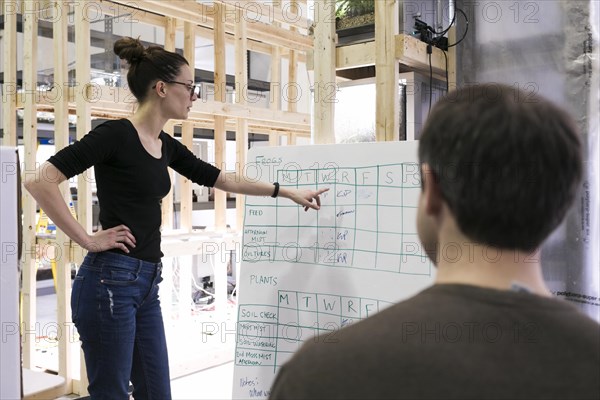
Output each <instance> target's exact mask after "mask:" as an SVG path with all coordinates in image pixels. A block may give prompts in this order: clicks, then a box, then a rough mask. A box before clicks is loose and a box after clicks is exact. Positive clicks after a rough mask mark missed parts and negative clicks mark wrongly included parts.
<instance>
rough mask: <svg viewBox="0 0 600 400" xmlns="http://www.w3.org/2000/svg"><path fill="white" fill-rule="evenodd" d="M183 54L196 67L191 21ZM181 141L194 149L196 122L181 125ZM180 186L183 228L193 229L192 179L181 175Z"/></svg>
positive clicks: (184, 27) (194, 39) (193, 32)
mask: <svg viewBox="0 0 600 400" xmlns="http://www.w3.org/2000/svg"><path fill="white" fill-rule="evenodd" d="M183 31H184V32H183V33H184V34H183V55H184V57H185V58H186V60H188V62H189V63H190V66H191V67H192V68H194V61H195V59H196V32H195V28H194V25H193V24H192V23H191V22H187V21H186V22H185V23H184V25H183ZM181 143H183V144H184V145H185V146H186V147H187V148H188V149H190V151H191V150H193V145H194V123H193V122H192V121H183V124H182V126H181ZM179 183H180V185H179V187H180V189H181V190H180V193H181V196H180V199H179V201H180V205H181V208H180V210H179V217H180V220H181V228H183V229H184V230H185V231H187V232H191V231H192V207H193V204H192V181H190V180H189V179H187V178H186V177H184V176H181V175H179Z"/></svg>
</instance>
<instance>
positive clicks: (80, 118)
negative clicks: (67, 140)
mask: <svg viewBox="0 0 600 400" xmlns="http://www.w3.org/2000/svg"><path fill="white" fill-rule="evenodd" d="M84 12H85V4H83V3H81V2H77V3H75V15H79V16H82V15H84ZM75 52H76V53H77V58H76V61H75V75H76V77H77V83H78V84H79V85H78V86H76V88H77V92H76V104H77V111H76V112H77V139H81V138H83V136H85V135H86V134H87V133H88V132H89V131H90V129H91V125H92V124H91V111H90V104H89V102H88V100H87V99H88V96H87V88H88V85H89V81H90V57H91V55H90V22H89V20H88V19H87V18H75ZM88 173H89V170H88V172H86V174H88ZM89 177H90V175H80V176H79V178H78V181H77V219H78V220H79V223H80V224H81V225H82V226H83V227H84V229H85V230H86V231H87V232H88V233H91V232H92V190H91V185H90V180H89ZM83 256H84V251H83V249H79V248H78V249H77V251H75V257H74V259H73V262H75V263H77V264H78V265H81V262H82V261H83ZM79 360H80V361H79V363H80V368H79V376H80V379H79V385H78V386H79V387H78V388H77V390H75V387H73V391H74V392H75V391H76V392H77V394H79V395H81V396H83V395H86V394H87V387H88V384H89V381H88V378H87V373H86V369H85V358H84V357H83V352H81V351H80V355H79ZM73 386H75V385H73Z"/></svg>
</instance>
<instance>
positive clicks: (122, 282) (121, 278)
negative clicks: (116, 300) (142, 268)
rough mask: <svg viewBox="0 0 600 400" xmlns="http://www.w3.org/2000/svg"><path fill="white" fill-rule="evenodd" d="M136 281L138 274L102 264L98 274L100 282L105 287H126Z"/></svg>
mask: <svg viewBox="0 0 600 400" xmlns="http://www.w3.org/2000/svg"><path fill="white" fill-rule="evenodd" d="M137 280H138V274H137V273H135V272H132V271H131V270H128V269H123V268H119V267H114V266H111V265H107V264H104V265H103V266H102V272H101V273H100V282H101V283H103V284H105V285H118V286H127V285H132V284H134V283H135V282H136V281H137Z"/></svg>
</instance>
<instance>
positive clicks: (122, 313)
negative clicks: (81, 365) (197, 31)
mask: <svg viewBox="0 0 600 400" xmlns="http://www.w3.org/2000/svg"><path fill="white" fill-rule="evenodd" d="M114 51H115V54H117V55H118V56H119V57H120V58H121V59H125V60H127V61H128V62H129V65H130V67H129V71H128V74H127V82H128V84H129V89H130V90H131V92H132V93H133V95H134V96H135V97H136V99H137V100H138V103H139V107H138V109H137V111H136V112H135V113H134V114H133V115H132V116H131V118H129V119H121V120H114V121H108V122H105V123H103V124H102V125H100V126H98V127H97V128H95V129H94V130H92V131H91V132H90V133H89V134H87V135H86V136H85V137H84V138H82V139H81V141H79V142H76V143H74V144H72V145H71V146H69V147H67V148H65V149H63V150H61V151H59V152H58V153H57V154H56V155H55V156H52V157H50V159H49V160H48V161H47V162H46V163H44V164H43V165H42V166H41V167H40V168H39V169H38V170H37V171H36V175H35V177H34V178H33V179H30V180H27V181H26V182H25V187H26V189H27V190H28V191H29V192H30V193H31V194H32V195H33V197H34V198H35V199H36V200H37V202H38V203H39V205H40V207H41V208H42V209H43V210H44V211H45V212H46V213H47V214H48V216H49V217H50V218H51V219H52V221H54V223H55V224H56V225H57V226H58V227H59V228H60V229H61V230H63V231H64V232H65V233H66V234H67V235H68V236H69V237H70V238H71V239H72V240H73V241H75V242H77V243H78V244H79V245H80V246H81V247H83V248H84V249H86V250H88V254H87V255H86V257H85V259H84V261H83V263H82V265H81V267H80V269H79V271H78V274H77V277H76V278H75V282H74V284H73V291H72V296H71V308H72V312H73V322H74V323H75V326H76V327H77V330H78V332H79V335H80V338H81V342H82V348H83V351H84V355H85V361H86V368H87V375H88V379H89V382H90V384H89V387H88V391H89V393H90V395H91V398H92V399H101V398H102V399H104V398H106V399H127V397H128V387H129V381H130V380H131V382H132V383H133V388H134V389H133V396H134V398H140V399H142V398H143V399H160V400H164V399H170V398H171V391H170V378H169V365H168V356H167V348H166V341H165V333H164V327H163V321H162V314H161V310H160V302H159V300H158V286H157V284H158V283H159V282H160V281H161V280H162V278H161V270H162V264H161V262H160V259H161V257H162V252H161V251H160V225H161V207H160V202H161V199H162V198H163V197H164V196H165V195H166V194H167V193H168V192H169V189H170V187H171V182H170V178H169V175H168V170H167V167H171V168H173V169H174V170H175V171H177V172H179V173H180V174H182V175H184V176H186V177H187V178H189V179H190V180H192V181H194V182H196V183H198V184H201V185H205V186H214V187H216V188H218V189H221V190H224V191H226V192H234V193H240V194H246V195H255V196H273V197H277V196H279V197H286V198H288V199H290V200H292V201H294V202H296V203H298V204H299V205H301V206H304V207H305V209H306V210H308V208H313V209H316V210H318V209H319V207H320V197H319V196H320V195H321V194H322V193H323V192H325V191H326V190H327V189H321V190H318V191H312V190H296V189H293V188H284V187H281V188H280V187H279V184H278V183H275V184H268V183H264V182H249V181H247V180H245V179H243V178H240V177H238V176H236V175H235V174H225V173H223V172H221V171H220V170H219V169H218V168H215V167H214V166H211V165H210V164H207V163H205V162H203V161H201V160H199V159H198V158H196V157H195V156H194V155H193V154H192V153H191V152H190V151H189V150H188V149H187V148H186V147H185V146H183V145H182V144H181V143H180V142H178V141H177V140H175V139H173V138H172V137H171V136H169V135H167V134H166V133H164V132H163V131H162V128H163V126H164V124H165V123H166V122H167V121H168V120H169V119H171V118H173V119H186V118H187V116H188V113H189V111H190V109H191V107H192V103H193V102H194V101H195V100H196V99H197V98H198V97H197V96H198V92H197V89H196V86H194V71H193V69H192V68H191V67H190V66H189V64H188V62H187V61H186V59H185V58H184V57H182V56H181V55H179V54H177V53H173V52H169V51H166V50H164V49H162V48H161V47H158V46H152V47H148V48H147V49H145V48H144V47H143V46H142V44H141V43H140V42H139V40H137V39H132V38H123V39H120V40H118V41H117V42H116V43H115V45H114ZM91 166H94V169H95V174H96V185H97V189H98V191H97V193H98V201H99V203H100V222H101V224H102V228H103V229H102V230H100V231H99V232H97V233H95V234H93V235H90V234H88V233H87V232H86V231H85V229H84V228H83V227H82V226H81V225H79V223H78V222H77V221H76V220H75V219H74V218H73V217H72V216H71V213H70V212H69V209H68V207H67V205H66V203H65V202H64V200H63V198H62V196H61V194H60V191H59V188H58V185H59V184H60V183H61V182H63V181H65V180H66V179H69V178H71V177H72V176H75V175H77V174H80V173H82V172H83V171H85V170H86V169H88V168H89V167H91ZM313 200H314V202H313Z"/></svg>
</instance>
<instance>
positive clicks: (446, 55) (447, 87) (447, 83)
mask: <svg viewBox="0 0 600 400" xmlns="http://www.w3.org/2000/svg"><path fill="white" fill-rule="evenodd" d="M442 53H444V58H445V59H446V93H448V90H449V89H450V88H449V86H448V85H449V82H448V54H446V51H445V50H442Z"/></svg>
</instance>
